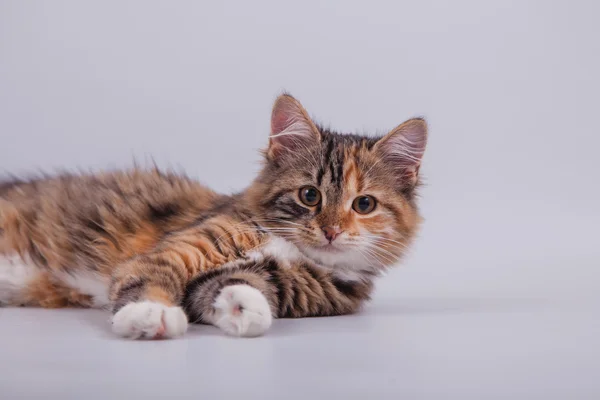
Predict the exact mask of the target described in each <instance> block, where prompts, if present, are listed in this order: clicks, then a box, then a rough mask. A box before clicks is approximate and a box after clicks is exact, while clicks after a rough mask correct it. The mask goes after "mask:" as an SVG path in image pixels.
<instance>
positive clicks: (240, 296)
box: [213, 285, 273, 337]
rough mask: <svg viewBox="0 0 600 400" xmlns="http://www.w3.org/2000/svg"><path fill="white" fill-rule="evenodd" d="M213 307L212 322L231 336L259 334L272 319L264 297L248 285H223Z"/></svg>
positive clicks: (268, 325) (263, 331) (267, 327)
mask: <svg viewBox="0 0 600 400" xmlns="http://www.w3.org/2000/svg"><path fill="white" fill-rule="evenodd" d="M213 307H214V309H215V313H214V318H213V324H214V325H216V326H218V327H219V328H221V329H223V330H224V331H225V332H227V333H228V334H230V335H233V336H245V337H252V336H260V335H262V334H263V333H265V331H266V330H267V329H269V327H270V326H271V322H272V321H273V317H272V316H271V307H270V306H269V302H268V301H267V299H266V297H265V296H264V295H263V294H262V293H261V292H260V291H259V290H257V289H255V288H253V287H252V286H249V285H232V286H226V287H224V288H223V289H222V290H221V292H220V293H219V295H218V296H217V298H216V299H215V302H214V304H213Z"/></svg>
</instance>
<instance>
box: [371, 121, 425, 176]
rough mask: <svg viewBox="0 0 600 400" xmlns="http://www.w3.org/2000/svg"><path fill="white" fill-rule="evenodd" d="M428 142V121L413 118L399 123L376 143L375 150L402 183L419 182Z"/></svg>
mask: <svg viewBox="0 0 600 400" xmlns="http://www.w3.org/2000/svg"><path fill="white" fill-rule="evenodd" d="M426 144H427V122H425V120H424V119H423V118H413V119H409V120H408V121H406V122H404V123H402V124H401V125H398V126H397V127H396V128H394V129H392V131H391V132H390V133H388V134H387V135H385V136H384V137H383V138H381V139H379V141H378V142H377V143H376V144H375V151H377V152H378V153H379V156H380V157H382V158H383V159H384V160H385V163H386V165H387V166H388V167H390V168H392V169H393V170H394V172H395V173H396V174H397V176H398V177H399V178H400V180H401V182H402V184H404V185H408V186H413V185H415V184H416V183H417V180H418V176H419V167H420V166H421V159H422V158H423V154H424V153H425V146H426Z"/></svg>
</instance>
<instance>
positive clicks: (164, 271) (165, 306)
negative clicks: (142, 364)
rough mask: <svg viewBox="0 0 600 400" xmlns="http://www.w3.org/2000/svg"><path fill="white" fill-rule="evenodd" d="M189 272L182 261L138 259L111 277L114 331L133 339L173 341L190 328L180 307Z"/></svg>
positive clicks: (152, 258) (153, 258)
mask: <svg viewBox="0 0 600 400" xmlns="http://www.w3.org/2000/svg"><path fill="white" fill-rule="evenodd" d="M187 279H188V272H187V270H186V266H185V265H183V262H182V260H181V259H180V258H176V257H166V256H164V255H160V254H159V255H147V256H139V257H136V258H134V259H133V260H131V261H129V262H127V263H126V264H123V265H120V266H119V267H118V268H117V269H116V270H115V273H114V275H113V277H112V281H111V287H110V299H111V303H112V312H113V317H112V330H113V332H115V333H116V334H117V335H119V336H123V337H126V338H131V339H144V338H145V339H152V338H174V337H177V336H181V335H183V334H184V333H185V332H186V331H187V328H188V320H187V316H186V314H185V313H184V311H183V309H182V308H181V307H180V303H181V299H182V296H183V292H184V288H185V285H186V283H187Z"/></svg>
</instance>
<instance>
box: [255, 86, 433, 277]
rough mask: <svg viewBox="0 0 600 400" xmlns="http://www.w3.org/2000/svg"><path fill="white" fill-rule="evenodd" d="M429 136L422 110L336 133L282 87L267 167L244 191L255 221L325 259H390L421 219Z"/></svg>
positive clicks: (341, 262) (377, 265)
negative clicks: (362, 130)
mask: <svg viewBox="0 0 600 400" xmlns="http://www.w3.org/2000/svg"><path fill="white" fill-rule="evenodd" d="M426 141H427V125H426V123H425V121H424V120H423V119H420V118H417V119H411V120H408V121H406V122H404V123H403V124H401V125H399V126H397V127H396V128H394V129H392V130H391V131H390V132H389V133H388V134H386V135H384V136H383V137H367V136H358V135H350V134H338V133H334V132H331V131H330V130H327V129H323V128H321V127H319V126H318V125H317V124H316V123H314V122H313V121H312V120H311V118H310V117H309V116H308V113H307V112H306V110H305V109H304V108H303V107H302V105H301V104H300V103H299V102H298V101H297V100H296V99H294V98H293V97H291V96H289V95H287V94H285V95H282V96H280V97H279V98H278V99H277V101H276V102H275V105H274V107H273V114H272V118H271V135H270V138H269V147H268V149H267V150H266V151H265V159H266V162H265V165H264V168H263V170H262V171H261V173H260V174H259V176H258V178H257V179H256V181H255V182H254V184H253V185H252V187H251V188H250V190H249V192H248V193H249V195H250V196H249V198H250V202H251V205H252V207H253V208H254V209H255V211H256V212H257V214H258V217H257V221H258V222H259V223H260V224H261V225H262V226H265V227H267V228H268V229H269V230H271V231H272V232H273V233H274V234H277V235H279V236H282V237H284V238H286V239H288V240H290V241H292V242H293V243H294V244H296V246H297V247H298V248H299V249H300V250H301V251H302V252H303V253H304V254H305V255H307V256H309V257H310V258H312V259H314V260H316V261H318V262H320V263H322V264H325V265H330V266H340V267H344V268H350V269H355V270H377V269H381V268H383V267H385V266H388V265H391V264H394V263H395V262H396V261H398V259H399V258H400V257H401V256H402V254H403V253H404V252H405V250H406V247H407V246H408V245H409V243H410V241H411V239H412V238H413V236H414V234H415V232H416V229H417V227H418V225H419V221H420V217H419V215H418V210H417V206H416V202H415V199H416V193H415V191H416V188H417V187H418V185H419V167H420V164H421V158H422V156H423V153H424V151H425V144H426Z"/></svg>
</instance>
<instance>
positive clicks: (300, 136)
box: [268, 94, 320, 157]
mask: <svg viewBox="0 0 600 400" xmlns="http://www.w3.org/2000/svg"><path fill="white" fill-rule="evenodd" d="M319 140H320V134H319V131H318V129H317V127H316V126H315V124H314V123H313V122H312V120H311V119H310V117H309V116H308V113H307V112H306V110H305V109H304V107H302V105H301V104H300V102H298V101H297V100H296V99H294V98H293V97H292V96H290V95H287V94H284V95H281V96H279V98H278V99H277V100H276V101H275V105H274V106H273V113H272V115H271V136H270V141H269V152H268V154H269V156H271V157H277V156H280V155H282V154H285V152H286V151H295V150H298V149H300V148H306V147H308V146H309V145H310V144H313V143H316V142H318V141H319Z"/></svg>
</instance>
